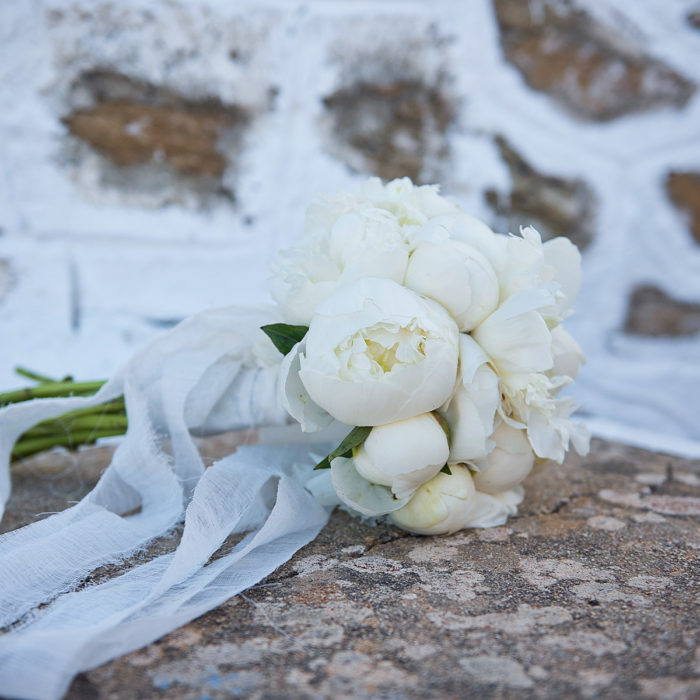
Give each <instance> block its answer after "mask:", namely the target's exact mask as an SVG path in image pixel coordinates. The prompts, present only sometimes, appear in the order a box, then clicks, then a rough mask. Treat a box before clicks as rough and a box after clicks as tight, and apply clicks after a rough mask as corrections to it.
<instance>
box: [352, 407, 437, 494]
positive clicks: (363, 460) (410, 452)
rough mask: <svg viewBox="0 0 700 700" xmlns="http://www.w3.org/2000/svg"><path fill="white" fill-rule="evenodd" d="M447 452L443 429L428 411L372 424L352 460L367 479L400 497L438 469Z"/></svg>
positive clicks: (409, 492) (413, 489)
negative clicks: (389, 489) (380, 423)
mask: <svg viewBox="0 0 700 700" xmlns="http://www.w3.org/2000/svg"><path fill="white" fill-rule="evenodd" d="M449 452H450V448H449V446H448V444H447V436H446V435H445V431H444V430H443V429H442V427H441V426H440V424H439V423H438V421H437V420H436V419H435V417H434V416H433V415H432V414H431V413H423V414H421V415H419V416H415V417H413V418H406V419H405V420H400V421H396V422H395V423H387V424H386V425H378V426H376V427H375V428H372V432H371V433H370V434H369V436H368V437H367V439H366V440H365V442H364V443H363V444H362V445H361V446H360V448H359V449H358V450H357V452H356V454H355V455H354V456H353V461H354V463H355V469H357V471H358V472H359V474H360V475H361V476H363V477H364V478H365V479H367V481H370V482H372V483H374V484H382V485H383V486H389V487H391V490H392V492H393V493H394V495H395V496H396V497H397V498H404V497H406V496H410V495H411V494H412V493H413V492H414V491H415V490H416V489H417V488H418V487H419V486H420V485H421V484H423V483H425V482H426V481H428V480H429V479H431V478H432V477H433V476H435V474H437V473H438V472H439V471H440V469H442V467H443V466H444V465H445V463H446V462H447V457H448V455H449Z"/></svg>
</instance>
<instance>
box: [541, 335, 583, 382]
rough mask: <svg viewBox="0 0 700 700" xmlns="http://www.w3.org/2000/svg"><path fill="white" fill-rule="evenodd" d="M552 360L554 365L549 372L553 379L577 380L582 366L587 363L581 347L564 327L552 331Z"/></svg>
mask: <svg viewBox="0 0 700 700" xmlns="http://www.w3.org/2000/svg"><path fill="white" fill-rule="evenodd" d="M552 358H553V362H554V364H553V365H552V369H551V370H550V371H549V374H550V376H552V377H569V378H570V379H576V377H577V376H578V371H579V367H580V365H582V364H585V362H586V356H585V355H584V354H583V350H581V346H580V345H579V344H578V343H577V342H576V341H575V340H574V338H573V337H572V336H571V335H570V334H569V333H568V332H567V331H566V330H565V329H564V326H557V327H556V328H553V329H552Z"/></svg>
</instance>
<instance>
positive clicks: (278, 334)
mask: <svg viewBox="0 0 700 700" xmlns="http://www.w3.org/2000/svg"><path fill="white" fill-rule="evenodd" d="M260 330H262V331H263V333H265V334H266V335H267V337H268V338H269V339H270V340H271V341H272V342H273V343H274V346H275V347H276V348H277V349H278V350H279V351H280V352H281V353H282V354H283V355H287V354H288V353H289V352H290V351H291V349H292V348H293V347H294V346H295V345H296V344H297V343H299V342H301V341H302V340H303V339H304V336H305V335H306V332H307V331H308V330H309V327H308V326H290V325H289V324H287V323H269V324H268V325H267V326H261V327H260Z"/></svg>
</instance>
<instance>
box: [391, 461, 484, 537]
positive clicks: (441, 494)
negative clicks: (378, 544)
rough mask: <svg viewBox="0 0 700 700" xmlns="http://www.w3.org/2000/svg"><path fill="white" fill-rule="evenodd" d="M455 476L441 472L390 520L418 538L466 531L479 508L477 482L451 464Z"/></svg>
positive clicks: (460, 466) (394, 513)
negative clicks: (476, 505) (476, 496)
mask: <svg viewBox="0 0 700 700" xmlns="http://www.w3.org/2000/svg"><path fill="white" fill-rule="evenodd" d="M450 471H451V472H452V474H451V475H450V474H444V473H442V472H440V473H439V474H437V475H436V476H434V477H433V478H432V479H431V480H430V481H428V482H427V483H426V484H423V485H422V486H421V487H420V488H419V489H418V490H417V491H416V493H415V495H414V496H413V498H412V499H411V500H410V501H409V502H408V503H407V504H406V505H405V506H404V507H403V508H400V509H399V510H396V511H394V512H393V513H392V514H391V515H390V516H389V517H390V518H391V519H392V520H393V521H394V522H395V523H396V525H398V526H399V527H400V528H403V529H404V530H408V532H413V533H415V534H417V535H442V534H445V533H452V532H456V531H457V530H461V529H462V528H463V527H466V523H467V522H468V520H469V517H470V513H471V511H472V509H473V508H474V506H475V504H476V498H475V495H476V490H475V488H474V480H473V479H472V476H471V473H470V472H469V469H467V468H466V467H465V466H462V465H460V464H451V465H450Z"/></svg>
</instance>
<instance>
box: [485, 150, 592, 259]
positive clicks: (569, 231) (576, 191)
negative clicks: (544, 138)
mask: <svg viewBox="0 0 700 700" xmlns="http://www.w3.org/2000/svg"><path fill="white" fill-rule="evenodd" d="M496 144H497V145H498V148H499V150H500V151H501V155H502V156H503V160H504V161H505V162H506V164H507V166H508V170H509V171H510V177H511V181H512V185H511V191H510V194H509V195H504V194H501V193H498V192H496V191H494V190H489V191H488V192H486V201H487V202H488V203H489V204H490V205H491V207H493V209H494V211H495V212H496V214H497V215H498V216H500V217H503V218H504V219H505V222H503V223H504V225H503V226H500V227H498V229H499V230H507V231H512V232H517V231H519V230H520V226H521V225H523V222H527V223H528V224H530V225H531V226H534V227H535V228H536V229H538V230H539V232H540V233H541V234H542V238H543V239H544V240H548V239H550V238H555V237H556V236H567V237H568V238H570V239H571V240H572V241H573V242H574V243H575V244H576V245H577V246H578V247H579V248H580V249H581V250H584V249H585V248H586V246H588V244H589V243H590V242H591V240H592V238H593V229H594V225H593V223H594V210H595V200H594V197H593V193H592V192H591V188H590V187H589V186H588V185H587V184H586V183H585V182H584V181H583V180H582V179H580V178H576V179H566V178H562V177H553V176H551V175H544V174H542V173H540V172H537V170H535V169H534V168H533V167H532V166H531V165H530V164H529V163H528V162H527V161H526V160H525V159H524V158H523V157H522V156H521V155H520V154H519V153H518V152H517V151H516V150H515V149H514V148H513V147H512V145H511V144H509V143H508V142H507V141H506V140H505V139H504V138H503V137H497V138H496Z"/></svg>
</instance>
